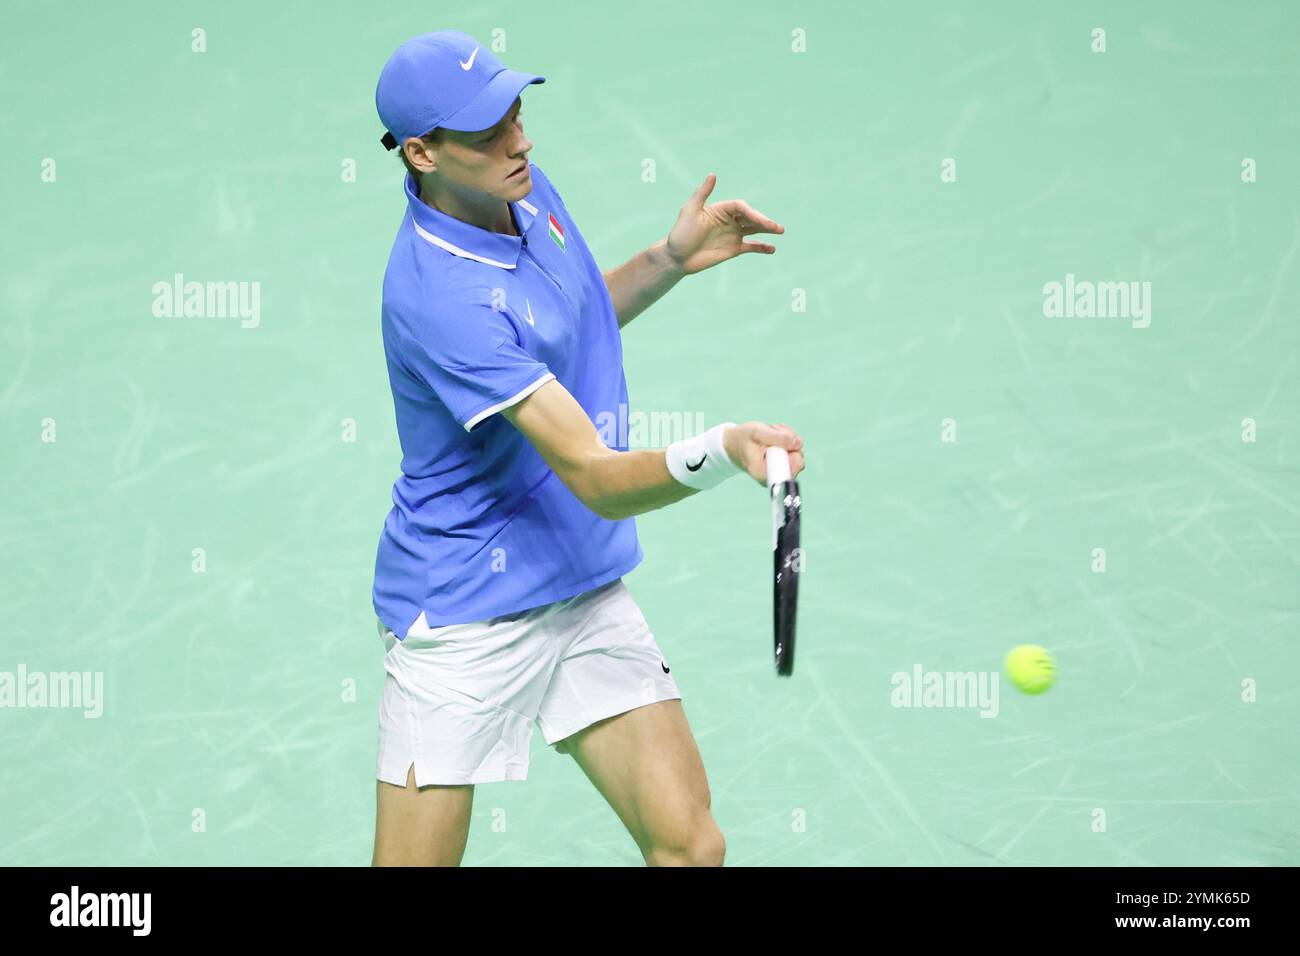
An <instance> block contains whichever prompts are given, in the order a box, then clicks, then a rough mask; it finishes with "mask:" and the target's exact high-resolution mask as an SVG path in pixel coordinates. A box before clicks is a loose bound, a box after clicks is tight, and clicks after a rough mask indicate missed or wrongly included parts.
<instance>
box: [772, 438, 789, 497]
mask: <svg viewBox="0 0 1300 956" xmlns="http://www.w3.org/2000/svg"><path fill="white" fill-rule="evenodd" d="M789 480H790V453H789V452H788V451H786V450H785V449H784V448H777V447H776V446H775V445H773V446H771V447H770V448H768V450H767V487H768V490H769V491H770V490H771V489H773V488H775V487H776V486H777V485H779V484H781V483H782V482H785V481H789Z"/></svg>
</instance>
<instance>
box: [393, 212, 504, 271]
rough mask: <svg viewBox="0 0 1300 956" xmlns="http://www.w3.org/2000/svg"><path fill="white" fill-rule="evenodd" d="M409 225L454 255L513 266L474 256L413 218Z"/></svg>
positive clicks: (501, 265)
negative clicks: (439, 236) (441, 237)
mask: <svg viewBox="0 0 1300 956" xmlns="http://www.w3.org/2000/svg"><path fill="white" fill-rule="evenodd" d="M411 225H413V226H415V231H416V232H417V233H419V234H420V235H421V236H422V237H424V238H425V239H427V240H429V241H430V242H432V243H433V244H434V245H435V246H437V247H438V248H440V249H446V250H447V251H448V252H450V253H451V254H452V255H454V256H460V257H462V258H464V259H473V260H474V261H475V262H485V263H487V264H488V265H490V266H497V267H498V268H501V269H513V268H514V266H513V265H512V264H511V263H509V262H497V261H496V260H495V259H488V258H487V257H486V256H476V255H474V253H472V252H467V251H466V250H464V249H462V248H461V247H460V246H453V245H452V244H451V243H450V242H448V241H447V240H446V239H439V238H438V237H437V236H435V235H434V234H433V233H431V232H429V230H427V229H425V228H424V227H423V226H421V225H420V224H419V223H418V222H416V221H415V220H414V219H412V220H411Z"/></svg>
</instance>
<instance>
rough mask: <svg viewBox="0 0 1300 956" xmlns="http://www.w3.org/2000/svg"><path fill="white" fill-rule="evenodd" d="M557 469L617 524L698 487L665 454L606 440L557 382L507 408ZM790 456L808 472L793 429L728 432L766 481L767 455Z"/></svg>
mask: <svg viewBox="0 0 1300 956" xmlns="http://www.w3.org/2000/svg"><path fill="white" fill-rule="evenodd" d="M501 414H502V415H504V416H505V417H506V418H507V419H508V420H509V421H510V423H511V424H513V425H514V426H515V428H517V429H519V431H520V432H521V433H522V434H523V435H524V437H526V438H527V439H528V440H529V442H531V443H532V445H533V447H534V448H536V449H537V451H538V454H540V455H541V456H542V459H543V460H544V461H545V462H546V464H547V465H549V466H550V468H551V470H552V471H554V472H555V474H556V475H557V476H558V477H559V479H560V480H561V481H563V482H564V484H565V486H566V487H567V488H568V489H569V490H570V491H572V492H573V494H574V496H575V497H576V498H577V499H578V500H579V501H581V502H582V503H583V504H585V505H586V506H587V507H588V508H590V509H591V510H592V511H594V512H595V513H596V514H598V515H600V516H601V517H602V518H608V519H610V520H612V521H617V520H620V519H622V518H630V517H632V516H633V515H638V514H643V513H645V512H647V511H654V510H655V509H657V508H662V507H664V506H665V505H670V504H672V503H673V502H676V501H681V500H682V499H683V498H687V497H689V496H691V495H693V494H695V492H696V491H697V490H698V489H697V488H693V487H690V486H688V485H685V484H682V483H681V482H679V481H678V480H677V479H676V478H674V477H673V475H672V472H671V471H670V469H669V465H668V452H667V451H666V450H665V449H662V448H659V449H648V450H638V451H625V452H621V451H615V450H614V449H612V448H609V447H608V446H606V445H605V443H604V442H603V441H601V440H600V435H599V433H598V432H597V431H596V426H595V424H593V423H592V421H591V419H590V418H589V417H588V415H587V413H586V411H584V410H583V408H582V406H581V405H580V404H578V401H577V399H575V398H574V397H573V396H572V395H571V394H570V393H569V391H568V389H566V388H565V387H564V386H563V385H561V384H560V383H559V382H558V381H556V380H554V379H552V380H551V381H549V382H547V383H546V384H545V385H542V386H541V387H540V388H538V389H537V390H536V391H534V392H532V393H531V394H530V395H528V396H527V397H526V398H524V399H523V400H521V401H519V402H517V403H515V404H514V405H511V406H510V407H508V408H505V409H503V410H502V411H501ZM773 445H776V446H779V447H782V448H785V449H787V450H789V452H790V471H791V473H792V475H797V474H798V473H799V472H800V471H802V470H803V464H804V463H803V454H802V452H801V449H802V448H803V440H802V439H801V438H800V437H799V436H798V435H796V434H795V433H794V432H793V431H791V430H790V429H789V428H786V427H785V426H777V427H773V426H771V425H766V424H763V423H762V422H746V423H745V424H743V425H734V426H731V427H729V428H726V429H725V430H724V431H723V433H722V447H723V449H724V450H725V452H726V456H727V458H729V459H730V461H731V462H732V463H734V464H735V465H737V466H739V468H740V469H741V470H743V471H745V472H747V473H748V474H749V475H750V477H752V478H754V479H755V480H756V481H758V482H759V483H760V484H766V482H767V471H766V464H765V457H764V456H765V455H766V450H767V448H768V447H770V446H773Z"/></svg>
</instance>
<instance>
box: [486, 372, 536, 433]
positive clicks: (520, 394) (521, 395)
mask: <svg viewBox="0 0 1300 956" xmlns="http://www.w3.org/2000/svg"><path fill="white" fill-rule="evenodd" d="M553 378H555V376H554V375H553V374H552V373H551V372H547V373H546V374H545V375H543V376H542V377H541V378H539V379H538V380H537V381H535V382H533V384H531V385H525V386H524V387H523V388H521V389H520V390H519V391H517V392H515V394H513V395H511V396H510V397H509V398H507V399H506V400H505V401H504V402H497V403H496V404H495V405H493V406H492V407H491V408H485V409H483V411H481V412H479V413H478V414H477V415H475V416H474V417H473V418H471V419H470V420H469V421H467V422H466V423H465V431H467V432H468V431H473V429H474V426H475V425H477V424H478V423H479V422H481V421H482V420H483V419H485V418H487V417H488V416H489V415H495V414H496V413H497V412H499V411H501V409H503V408H509V407H510V406H511V405H514V404H515V403H516V402H522V401H523V400H524V399H525V398H527V397H528V396H529V395H531V394H533V392H535V391H537V390H538V389H539V388H541V387H542V386H543V385H545V384H546V383H547V382H549V381H550V380H551V379H553Z"/></svg>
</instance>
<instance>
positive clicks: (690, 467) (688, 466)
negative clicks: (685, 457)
mask: <svg viewBox="0 0 1300 956" xmlns="http://www.w3.org/2000/svg"><path fill="white" fill-rule="evenodd" d="M708 457H709V453H708V452H707V451H706V452H705V453H704V454H703V456H701V458H700V460H699V461H697V462H696V463H695V464H693V465H692V464H691V463H690V462H689V461H688V462H687V463H686V470H687V471H699V470H700V469H701V468H703V467H704V459H705V458H708Z"/></svg>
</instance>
